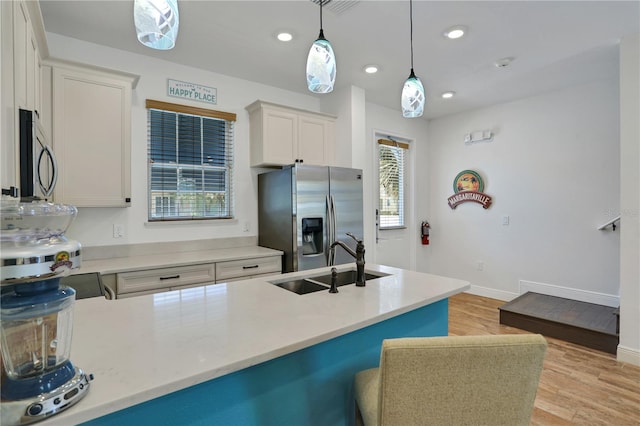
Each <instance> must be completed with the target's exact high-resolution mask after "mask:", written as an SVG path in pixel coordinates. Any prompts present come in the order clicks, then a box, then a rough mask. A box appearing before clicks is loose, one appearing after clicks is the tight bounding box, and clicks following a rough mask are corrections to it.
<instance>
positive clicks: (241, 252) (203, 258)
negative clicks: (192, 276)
mask: <svg viewBox="0 0 640 426" xmlns="http://www.w3.org/2000/svg"><path fill="white" fill-rule="evenodd" d="M280 255H282V252H281V251H279V250H273V249H270V248H266V247H260V246H246V247H232V248H223V249H214V250H196V251H182V252H175V253H166V254H149V255H141V256H126V257H114V258H107V259H96V260H83V261H82V264H81V265H80V268H78V269H75V270H74V271H73V273H74V274H84V273H88V272H99V273H101V274H103V275H105V274H116V273H119V272H130V271H138V270H143V269H155V268H168V267H172V266H186V265H197V264H201V263H215V262H224V261H227V260H240V259H250V258H256V257H267V256H280Z"/></svg>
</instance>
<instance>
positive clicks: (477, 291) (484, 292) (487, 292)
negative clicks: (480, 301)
mask: <svg viewBox="0 0 640 426" xmlns="http://www.w3.org/2000/svg"><path fill="white" fill-rule="evenodd" d="M466 293H469V294H474V295H476V296H482V297H489V298H491V299H496V300H503V301H505V302H509V301H511V300H513V299H515V298H516V297H518V296H519V295H518V294H516V293H512V292H510V291H503V290H496V289H495V288H488V287H481V286H479V285H475V284H471V288H470V289H469V291H467V292H466Z"/></svg>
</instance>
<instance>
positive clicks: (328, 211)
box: [325, 194, 333, 266]
mask: <svg viewBox="0 0 640 426" xmlns="http://www.w3.org/2000/svg"><path fill="white" fill-rule="evenodd" d="M325 202H326V204H327V226H326V231H327V239H326V244H327V248H326V251H327V253H326V254H327V266H333V260H332V259H331V257H332V256H331V249H330V247H331V244H332V243H333V240H332V237H331V236H332V232H331V231H332V229H331V228H332V223H331V199H330V198H329V194H327V196H326V197H325Z"/></svg>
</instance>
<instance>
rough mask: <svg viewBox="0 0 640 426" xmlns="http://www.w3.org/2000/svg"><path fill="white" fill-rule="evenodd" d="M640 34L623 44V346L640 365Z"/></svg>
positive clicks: (621, 353) (624, 357)
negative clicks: (639, 328) (639, 118)
mask: <svg viewBox="0 0 640 426" xmlns="http://www.w3.org/2000/svg"><path fill="white" fill-rule="evenodd" d="M639 64H640V34H635V35H634V36H632V37H628V38H625V39H623V40H622V43H621V44H620V158H621V160H620V176H621V185H620V210H621V216H622V220H621V226H620V313H621V317H620V345H619V346H618V359H619V360H621V361H626V362H632V363H634V364H636V365H640V331H638V324H640V186H639V185H638V183H640V174H639V172H638V170H639V169H640V122H639V120H638V117H640V81H639V80H640V78H639V77H638V76H640V65H639Z"/></svg>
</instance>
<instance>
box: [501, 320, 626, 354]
mask: <svg viewBox="0 0 640 426" xmlns="http://www.w3.org/2000/svg"><path fill="white" fill-rule="evenodd" d="M500 324H503V325H508V326H510V327H515V328H519V329H521V330H527V331H531V332H533V333H540V334H542V335H544V336H548V337H553V338H556V339H560V340H564V341H565V342H571V343H575V344H577V345H581V346H586V347H588V348H592V349H596V350H599V351H603V352H607V353H610V354H615V353H616V351H617V348H618V342H619V337H618V336H617V335H612V334H608V333H602V332H598V331H593V330H587V329H584V328H580V327H575V326H571V325H567V324H561V323H557V322H554V321H547V320H544V319H540V318H534V317H531V316H528V315H523V314H516V313H513V312H508V311H506V310H502V309H501V310H500Z"/></svg>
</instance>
